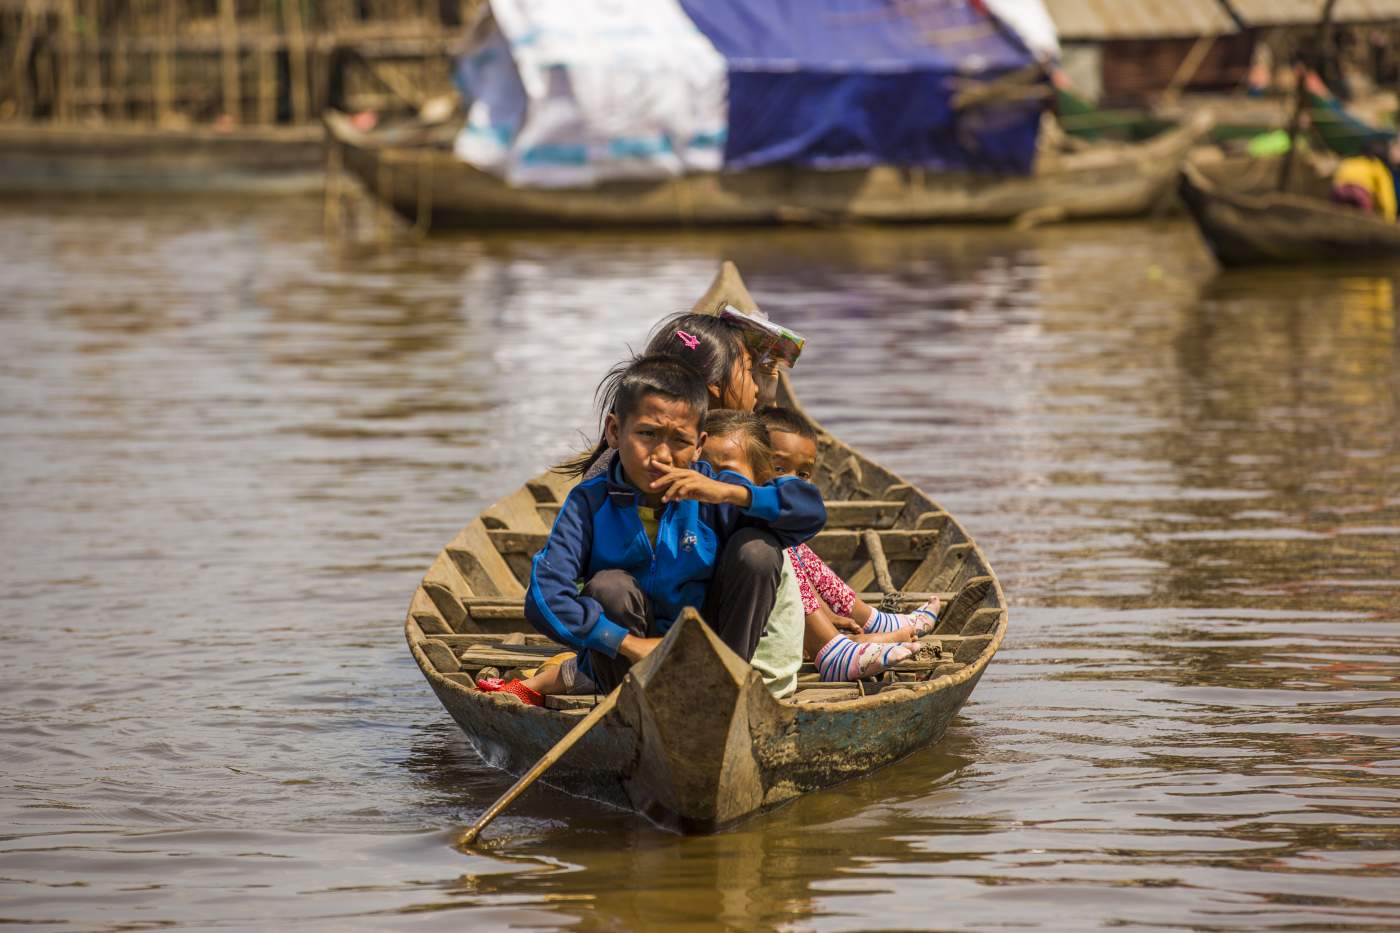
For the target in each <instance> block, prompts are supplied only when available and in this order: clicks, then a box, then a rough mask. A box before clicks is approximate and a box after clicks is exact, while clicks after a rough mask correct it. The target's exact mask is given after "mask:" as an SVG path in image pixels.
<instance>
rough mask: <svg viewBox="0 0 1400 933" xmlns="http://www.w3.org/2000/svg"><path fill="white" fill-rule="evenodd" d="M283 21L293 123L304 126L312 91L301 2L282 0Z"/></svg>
mask: <svg viewBox="0 0 1400 933" xmlns="http://www.w3.org/2000/svg"><path fill="white" fill-rule="evenodd" d="M282 19H283V22H284V23H285V24H286V29H287V63H288V65H289V66H290V67H289V71H290V73H291V85H292V86H291V99H292V122H293V123H296V124H297V125H303V124H305V123H306V122H307V120H308V119H309V118H310V111H311V90H310V87H309V86H308V82H307V68H306V32H305V30H304V29H303V27H302V18H301V0H282Z"/></svg>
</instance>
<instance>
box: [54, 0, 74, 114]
mask: <svg viewBox="0 0 1400 933" xmlns="http://www.w3.org/2000/svg"><path fill="white" fill-rule="evenodd" d="M60 9H61V10H62V16H61V17H60V20H61V22H62V26H61V27H60V28H61V30H62V32H61V38H60V39H59V43H58V55H57V56H55V63H54V109H55V111H56V112H57V113H58V119H59V120H60V122H70V123H71V122H72V121H73V118H74V117H75V116H76V115H77V110H76V108H75V106H74V103H73V88H74V86H75V84H76V81H77V74H76V71H77V67H76V66H77V57H78V55H77V51H78V11H77V7H76V5H75V4H74V2H73V0H63V5H62V6H61V7H60Z"/></svg>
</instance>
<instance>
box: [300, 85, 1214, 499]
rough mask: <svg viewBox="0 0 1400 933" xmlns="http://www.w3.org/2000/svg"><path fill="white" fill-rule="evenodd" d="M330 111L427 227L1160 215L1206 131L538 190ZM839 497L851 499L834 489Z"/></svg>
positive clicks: (377, 178) (348, 163)
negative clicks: (988, 157)
mask: <svg viewBox="0 0 1400 933" xmlns="http://www.w3.org/2000/svg"><path fill="white" fill-rule="evenodd" d="M324 120H325V125H326V131H327V145H328V146H329V147H330V148H331V149H332V150H333V151H334V152H336V153H337V155H338V157H339V159H340V160H341V162H342V164H343V165H344V166H345V168H346V169H347V170H348V171H349V172H350V173H351V174H352V175H354V176H355V177H356V178H358V179H359V181H360V182H361V184H363V185H364V186H365V188H366V189H367V190H368V191H369V192H370V193H371V194H372V195H374V196H375V197H377V198H379V199H380V200H381V201H382V202H384V203H386V204H388V205H389V206H390V207H392V208H393V209H394V210H395V211H397V212H398V213H399V214H401V215H402V216H404V217H405V218H407V219H409V220H411V221H413V222H414V223H415V225H416V226H417V227H418V228H419V229H422V230H427V229H430V228H431V229H435V230H446V229H453V228H470V227H539V226H548V227H560V226H585V227H597V226H606V225H625V226H638V225H649V226H657V225H665V226H703V225H719V224H727V225H733V224H776V223H801V224H828V223H832V222H849V221H854V222H871V223H903V222H908V221H967V220H973V221H993V220H1013V219H1016V218H1020V217H1023V216H1027V217H1032V218H1038V219H1056V220H1058V219H1069V218H1081V217H1129V216H1136V215H1141V214H1145V213H1147V212H1148V211H1150V210H1151V209H1152V208H1153V206H1154V205H1156V204H1157V203H1158V202H1159V201H1160V200H1161V199H1162V197H1163V195H1165V194H1168V193H1169V192H1170V189H1171V185H1172V183H1173V181H1174V180H1175V176H1176V172H1177V169H1178V167H1179V166H1180V165H1181V162H1182V159H1184V158H1185V156H1186V153H1187V151H1188V150H1189V149H1190V147H1191V146H1192V144H1193V143H1194V142H1195V140H1196V139H1197V138H1198V137H1199V136H1200V135H1201V134H1202V133H1203V132H1204V131H1205V129H1206V128H1207V127H1206V126H1205V125H1202V124H1197V123H1192V124H1190V125H1187V126H1182V127H1179V128H1177V129H1175V130H1171V131H1169V132H1166V133H1162V134H1160V135H1159V136H1157V137H1155V138H1153V139H1151V140H1148V141H1146V142H1142V143H1133V144H1122V143H1099V144H1095V145H1092V146H1088V147H1084V148H1081V149H1076V150H1073V151H1066V152H1057V151H1050V150H1047V151H1045V152H1042V153H1041V154H1040V155H1039V156H1038V157H1037V164H1036V167H1035V170H1034V171H1033V172H1032V173H1031V174H1029V175H990V174H986V173H959V172H923V171H910V170H908V169H904V168H899V167H894V166H875V167H873V168H866V169H852V170H845V171H815V170H813V171H807V170H802V169H798V170H796V171H794V170H793V169H792V168H790V167H788V166H774V167H766V168H761V169H755V170H751V171H744V172H722V173H712V174H690V175H683V176H680V177H677V178H673V179H667V180H663V181H637V182H630V181H618V182H609V183H605V184H602V185H599V186H597V187H594V188H587V189H581V188H565V189H559V188H554V189H538V188H512V187H510V186H509V185H507V184H505V183H504V182H503V181H502V180H500V179H499V178H496V177H495V176H493V175H490V174H488V173H486V172H482V171H480V170H478V169H476V168H474V167H472V166H470V165H468V164H466V163H465V162H462V161H461V160H459V159H457V158H456V157H455V156H453V154H452V152H451V150H450V148H449V147H447V146H440V145H437V144H435V143H422V144H417V145H400V144H395V143H393V142H391V141H389V140H387V139H386V138H385V137H382V136H377V135H374V134H365V133H361V132H359V131H357V130H356V129H355V128H354V127H353V126H352V125H351V123H350V121H349V119H348V118H347V117H346V116H345V115H344V114H339V113H334V112H330V113H327V114H326V115H325V117H324ZM750 303H752V302H750ZM833 498H848V497H846V496H842V495H839V494H838V493H836V492H835V491H834V490H833ZM849 498H854V497H849Z"/></svg>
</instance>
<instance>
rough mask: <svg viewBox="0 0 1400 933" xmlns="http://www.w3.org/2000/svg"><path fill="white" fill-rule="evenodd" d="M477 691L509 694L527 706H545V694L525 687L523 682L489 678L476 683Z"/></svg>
mask: <svg viewBox="0 0 1400 933" xmlns="http://www.w3.org/2000/svg"><path fill="white" fill-rule="evenodd" d="M476 689H478V690H480V691H481V692H483V693H509V694H510V695H511V696H513V697H515V698H516V699H517V700H519V701H520V702H521V703H524V704H525V705H526V706H544V694H543V693H540V692H539V691H538V690H531V689H530V688H529V687H527V686H525V682H524V681H523V680H510V681H506V680H502V679H501V678H499V677H487V678H485V679H484V680H478V681H477V682H476Z"/></svg>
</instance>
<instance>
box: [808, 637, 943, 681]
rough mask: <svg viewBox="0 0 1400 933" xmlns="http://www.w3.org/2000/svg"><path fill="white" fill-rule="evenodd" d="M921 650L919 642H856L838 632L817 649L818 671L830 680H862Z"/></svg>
mask: <svg viewBox="0 0 1400 933" xmlns="http://www.w3.org/2000/svg"><path fill="white" fill-rule="evenodd" d="M918 650H919V645H918V643H916V642H896V643H894V644H877V643H875V642H855V641H851V639H850V638H849V637H847V636H845V635H837V636H836V637H835V638H833V639H832V640H831V641H829V642H827V643H826V644H824V645H822V648H821V650H820V651H818V652H817V657H816V664H817V672H818V673H819V674H820V675H821V679H822V680H824V681H828V682H829V681H833V680H859V679H860V678H862V677H869V676H871V675H872V674H878V673H880V672H881V671H883V670H885V669H886V668H888V667H889V666H890V665H892V664H898V663H899V662H900V661H903V660H906V659H907V658H911V657H913V656H914V653H915V652H917V651H918Z"/></svg>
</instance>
